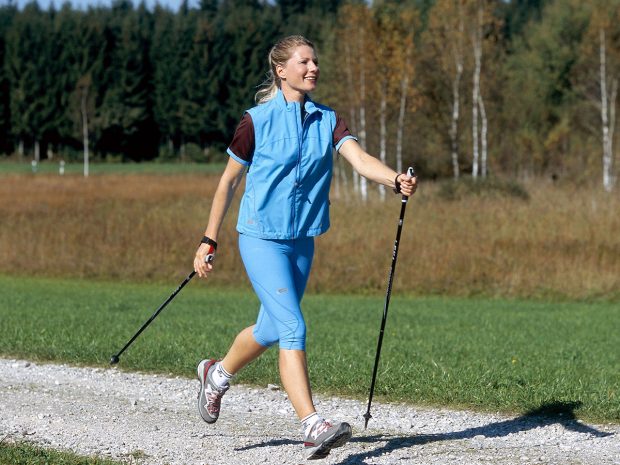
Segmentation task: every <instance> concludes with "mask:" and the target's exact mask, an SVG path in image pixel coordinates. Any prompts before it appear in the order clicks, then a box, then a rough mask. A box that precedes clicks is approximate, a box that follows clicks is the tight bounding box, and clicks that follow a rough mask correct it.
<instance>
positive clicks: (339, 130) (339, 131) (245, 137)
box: [228, 113, 352, 164]
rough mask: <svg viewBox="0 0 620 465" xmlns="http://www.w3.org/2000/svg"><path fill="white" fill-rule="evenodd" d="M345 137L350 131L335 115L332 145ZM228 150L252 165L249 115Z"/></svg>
mask: <svg viewBox="0 0 620 465" xmlns="http://www.w3.org/2000/svg"><path fill="white" fill-rule="evenodd" d="M345 137H352V136H351V131H349V128H348V127H347V123H346V122H345V120H344V119H343V118H341V117H340V116H339V115H338V114H336V127H335V128H334V134H333V140H332V145H333V146H334V147H336V146H338V143H339V142H340V141H341V140H342V139H344V138H345ZM228 149H229V150H230V151H231V152H232V153H234V154H235V156H237V157H238V158H240V159H241V160H243V161H245V162H247V163H248V164H250V163H252V157H253V156H254V125H253V123H252V117H251V116H250V114H249V113H245V114H244V115H243V117H242V118H241V121H239V124H238V125H237V129H236V130H235V134H234V136H233V140H232V142H231V143H230V145H229V147H228Z"/></svg>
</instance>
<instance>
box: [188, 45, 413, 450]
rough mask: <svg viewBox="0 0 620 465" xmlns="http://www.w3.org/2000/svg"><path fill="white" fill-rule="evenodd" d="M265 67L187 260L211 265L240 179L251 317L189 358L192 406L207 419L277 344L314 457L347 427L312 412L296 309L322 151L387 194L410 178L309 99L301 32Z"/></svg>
mask: <svg viewBox="0 0 620 465" xmlns="http://www.w3.org/2000/svg"><path fill="white" fill-rule="evenodd" d="M269 70H270V73H269V75H270V79H269V81H268V82H267V83H266V85H264V86H263V88H262V89H261V90H259V92H258V93H257V95H256V101H257V106H255V107H253V108H250V109H249V110H247V111H246V112H245V114H244V115H243V117H242V118H241V121H240V123H239V125H238V126H237V129H236V131H235V134H234V137H233V140H232V142H231V144H230V146H229V148H228V150H227V152H228V155H229V159H228V163H227V165H226V168H225V170H224V173H223V174H222V176H221V179H220V181H219V184H218V187H217V190H216V192H215V195H214V198H213V202H212V206H211V211H210V214H209V221H208V225H207V228H206V230H205V233H204V238H203V239H202V243H201V245H200V247H199V248H198V250H197V252H196V256H195V258H194V269H195V271H196V273H197V274H198V275H199V276H200V277H202V278H206V277H208V276H209V274H210V273H212V272H213V271H214V270H215V269H216V268H217V266H216V265H214V264H213V263H207V262H206V261H205V258H206V257H207V255H208V254H214V253H215V250H216V248H217V239H218V234H219V231H220V227H221V225H222V221H223V220H224V217H225V215H226V212H227V211H228V208H229V206H230V204H231V201H232V199H233V196H234V194H235V191H236V190H237V187H238V186H239V185H240V184H241V182H242V179H243V176H244V175H245V176H246V186H245V192H244V193H243V197H242V199H241V205H240V209H239V216H238V220H237V231H238V232H239V250H240V254H241V257H242V259H243V263H244V266H245V268H246V272H247V274H248V277H249V279H250V281H251V283H252V286H253V288H254V290H255V292H256V294H257V296H258V298H259V300H260V302H261V306H260V309H259V311H258V317H257V320H256V323H255V324H254V325H252V326H250V327H248V328H245V329H243V330H242V331H241V332H240V333H239V334H238V335H237V337H236V338H235V340H234V341H233V343H232V345H231V347H230V349H229V351H228V353H226V354H225V356H224V357H223V359H221V360H220V361H217V360H215V359H206V360H202V361H201V362H200V363H199V364H198V367H197V374H198V379H199V380H200V391H199V398H198V409H199V411H200V415H201V416H202V418H203V419H204V420H205V421H206V422H207V423H214V422H216V421H217V419H218V417H219V415H220V410H221V401H222V397H223V396H224V394H225V393H226V391H227V390H228V389H229V382H230V380H231V378H232V377H233V376H234V375H235V374H236V373H237V372H239V370H241V369H242V368H243V367H244V366H246V365H247V364H248V363H250V362H252V361H253V360H254V359H256V358H257V357H259V356H260V355H261V354H262V353H263V352H265V351H266V350H267V349H268V348H269V347H271V346H272V345H274V344H276V343H277V344H278V345H279V368H280V377H281V380H282V384H283V386H284V389H285V390H286V393H287V395H288V398H289V399H290V401H291V403H292V405H293V408H294V409H295V412H296V414H297V416H298V418H299V420H300V422H301V432H302V433H301V434H302V436H303V441H304V449H305V454H306V458H307V459H309V460H312V459H321V458H324V457H326V456H327V455H328V454H329V452H330V450H331V449H332V448H334V447H340V446H343V445H344V444H345V443H346V442H347V441H348V440H349V439H350V437H351V426H350V425H349V424H348V423H345V422H339V421H334V420H329V419H327V418H326V417H325V416H323V414H319V413H318V412H317V411H316V409H315V406H314V403H313V400H312V392H311V389H310V381H309V379H308V370H307V364H306V351H305V349H306V346H305V342H306V326H305V323H304V317H303V314H302V310H301V300H302V297H303V294H304V290H305V288H306V283H307V281H308V276H309V274H310V269H311V266H312V257H313V254H314V237H315V236H318V235H320V234H323V233H324V232H326V231H327V230H328V228H329V225H330V223H329V199H328V196H329V187H330V183H331V178H332V160H333V157H332V150H333V149H335V150H336V151H337V152H338V153H339V154H340V155H341V156H342V157H344V158H345V159H346V160H347V161H348V162H349V163H350V164H351V165H352V167H353V169H355V170H356V171H357V172H358V173H359V174H360V175H362V176H364V177H366V178H368V179H370V180H372V181H374V182H377V183H380V184H383V185H385V186H388V187H390V188H392V189H394V190H395V191H396V192H397V193H402V194H403V195H406V196H410V195H413V193H414V192H415V190H416V187H417V184H416V179H415V178H412V177H410V176H408V175H407V174H403V173H396V172H395V171H394V170H392V169H391V168H389V167H387V166H386V165H384V164H383V163H381V162H380V161H379V160H378V159H377V158H375V157H372V156H371V155H369V154H368V153H366V152H365V151H364V150H362V148H361V147H360V145H359V144H358V143H357V140H356V139H355V137H353V135H351V133H350V131H349V129H348V128H347V125H346V123H345V122H344V120H343V119H342V118H340V117H339V116H338V115H337V114H336V112H335V111H334V110H332V109H330V108H328V107H326V106H323V105H320V104H319V103H316V102H314V101H313V100H312V99H311V98H310V95H309V94H310V93H311V92H312V91H314V90H315V89H316V86H317V83H318V80H319V76H320V73H319V63H318V59H317V55H316V51H315V47H314V45H313V44H312V42H310V41H309V40H308V39H306V38H304V37H302V36H290V37H286V38H284V39H282V40H280V41H279V42H278V43H276V44H275V45H274V46H273V48H272V49H271V51H270V53H269ZM360 246H363V245H360Z"/></svg>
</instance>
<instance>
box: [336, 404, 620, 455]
mask: <svg viewBox="0 0 620 465" xmlns="http://www.w3.org/2000/svg"><path fill="white" fill-rule="evenodd" d="M580 406H581V402H552V403H548V404H544V405H542V406H541V407H539V408H537V409H534V410H530V411H529V412H527V413H525V414H523V415H521V416H519V417H517V418H514V419H511V420H506V421H500V422H497V423H490V424H488V425H484V426H478V427H475V428H467V429H465V430H463V431H454V432H451V433H439V434H422V435H416V436H400V437H390V436H383V435H375V436H366V437H357V438H353V439H351V442H359V443H364V442H368V443H372V442H385V441H387V442H386V444H385V445H384V446H382V447H378V448H377V449H374V450H371V451H367V452H363V453H359V454H353V455H350V456H349V457H347V458H346V459H345V460H343V461H342V462H339V463H338V464H337V465H353V464H357V465H363V464H364V463H365V462H364V459H369V458H373V457H379V456H381V455H383V454H386V453H389V452H392V451H394V450H398V449H404V448H407V447H413V446H422V445H425V444H429V443H433V442H439V441H458V440H461V439H473V438H474V437H476V436H484V437H486V438H498V437H503V436H508V435H509V434H514V433H520V432H522V431H528V430H531V429H535V428H540V427H542V428H544V427H546V426H551V425H560V426H562V427H563V428H565V429H567V430H569V431H573V432H576V433H581V434H588V435H590V436H594V437H597V438H603V437H607V436H613V434H614V433H606V432H604V431H599V430H597V429H596V428H592V427H590V426H587V425H584V424H583V423H580V422H578V421H577V417H576V416H575V409H577V408H579V407H580Z"/></svg>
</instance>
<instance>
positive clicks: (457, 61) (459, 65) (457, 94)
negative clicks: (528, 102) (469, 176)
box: [450, 2, 465, 179]
mask: <svg viewBox="0 0 620 465" xmlns="http://www.w3.org/2000/svg"><path fill="white" fill-rule="evenodd" d="M458 15H459V23H458V35H457V37H456V43H455V44H454V46H453V54H454V67H455V73H454V79H453V80H452V121H451V123H450V148H451V151H452V172H453V174H454V179H458V178H459V174H460V168H459V119H460V115H461V104H460V102H461V91H460V89H461V78H462V76H463V35H464V33H465V23H464V21H463V7H462V5H461V3H460V2H459V4H458Z"/></svg>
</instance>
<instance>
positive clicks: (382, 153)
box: [378, 79, 388, 200]
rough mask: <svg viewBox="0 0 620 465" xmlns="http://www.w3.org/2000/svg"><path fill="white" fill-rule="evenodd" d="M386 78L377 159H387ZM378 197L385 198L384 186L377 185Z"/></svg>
mask: <svg viewBox="0 0 620 465" xmlns="http://www.w3.org/2000/svg"><path fill="white" fill-rule="evenodd" d="M387 92H388V90H387V79H384V80H383V82H382V83H381V102H380V104H379V159H380V160H381V161H382V162H383V163H384V164H385V163H386V161H387V140H386V139H387ZM378 188H379V198H380V199H381V200H385V186H384V185H383V184H379V185H378Z"/></svg>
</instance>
